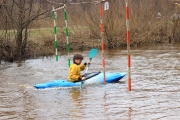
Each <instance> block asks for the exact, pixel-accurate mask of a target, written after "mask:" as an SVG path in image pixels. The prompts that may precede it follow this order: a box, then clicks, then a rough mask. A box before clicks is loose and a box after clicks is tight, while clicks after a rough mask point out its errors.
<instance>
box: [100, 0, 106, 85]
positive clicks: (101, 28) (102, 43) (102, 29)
mask: <svg viewBox="0 0 180 120" xmlns="http://www.w3.org/2000/svg"><path fill="white" fill-rule="evenodd" d="M102 2H103V1H100V9H99V10H100V11H99V13H100V32H101V47H102V66H103V75H104V84H106V73H105V59H104V40H103V39H104V38H103V32H104V26H103V20H102V16H103V5H102Z"/></svg>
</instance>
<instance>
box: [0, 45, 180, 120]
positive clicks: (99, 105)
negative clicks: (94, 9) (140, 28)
mask: <svg viewBox="0 0 180 120" xmlns="http://www.w3.org/2000/svg"><path fill="white" fill-rule="evenodd" d="M77 52H78V51H74V52H72V53H71V54H70V57H71V58H72V56H73V54H74V53H77ZM79 52H80V51H79ZM81 53H82V54H83V56H84V57H85V58H84V60H83V61H87V60H88V51H83V52H81ZM101 56H102V55H101V51H99V52H98V54H97V56H96V57H95V58H93V60H92V62H91V65H90V67H89V70H88V71H89V72H95V71H101V70H102V66H101ZM105 61H106V72H127V50H106V51H105ZM67 71H68V69H67V55H66V53H60V57H59V61H58V62H57V61H55V57H48V58H39V59H33V60H27V61H25V62H23V63H22V66H20V67H18V65H17V64H16V63H13V64H12V63H4V62H2V65H0V120H10V119H13V120H67V119H72V120H74V119H77V120H92V119H95V120H178V119H180V114H179V113H180V45H172V44H170V45H164V46H153V47H148V48H138V49H134V50H131V79H132V91H128V88H127V79H128V78H127V75H126V76H125V77H124V78H123V79H121V80H120V81H119V82H118V83H110V84H106V85H89V86H88V85H85V86H84V88H83V89H82V90H80V89H79V88H78V87H77V88H52V89H42V90H37V89H35V88H34V87H33V85H34V84H35V83H42V82H47V81H50V80H53V79H59V78H61V79H66V78H67V75H68V72H67ZM82 74H83V73H82Z"/></svg>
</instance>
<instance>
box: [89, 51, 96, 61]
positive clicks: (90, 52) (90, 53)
mask: <svg viewBox="0 0 180 120" xmlns="http://www.w3.org/2000/svg"><path fill="white" fill-rule="evenodd" d="M97 52H98V50H97V49H91V50H90V51H89V58H90V59H91V58H94V57H95V56H96V55H97Z"/></svg>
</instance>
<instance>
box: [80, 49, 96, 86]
mask: <svg viewBox="0 0 180 120" xmlns="http://www.w3.org/2000/svg"><path fill="white" fill-rule="evenodd" d="M97 52H98V50H97V49H95V48H93V49H91V50H90V51H89V55H88V56H89V61H91V60H92V58H94V57H95V56H96V55H97ZM89 65H90V64H88V65H87V69H86V72H85V74H84V75H86V74H87V71H88V68H89ZM83 84H84V81H82V82H81V88H82V86H83Z"/></svg>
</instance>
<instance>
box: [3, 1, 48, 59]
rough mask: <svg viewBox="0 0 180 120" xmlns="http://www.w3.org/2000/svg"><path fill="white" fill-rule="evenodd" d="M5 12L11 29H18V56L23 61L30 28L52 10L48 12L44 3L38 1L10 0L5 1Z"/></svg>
mask: <svg viewBox="0 0 180 120" xmlns="http://www.w3.org/2000/svg"><path fill="white" fill-rule="evenodd" d="M3 3H4V5H3V8H4V11H5V14H6V16H7V17H8V20H9V21H10V23H11V25H12V26H10V28H9V29H16V31H17V35H16V41H15V42H16V55H17V59H18V60H19V61H21V59H22V56H23V55H24V54H25V48H26V45H27V39H28V28H29V26H30V24H31V23H32V22H33V21H34V20H37V19H43V18H45V17H47V16H46V13H48V12H49V11H50V10H46V9H45V7H44V5H45V4H44V2H39V1H37V0H8V1H5V0H4V1H3Z"/></svg>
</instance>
